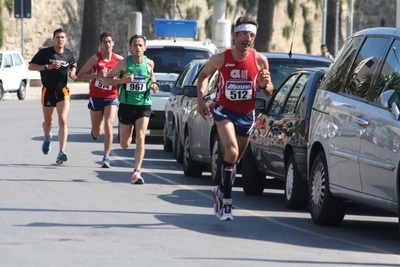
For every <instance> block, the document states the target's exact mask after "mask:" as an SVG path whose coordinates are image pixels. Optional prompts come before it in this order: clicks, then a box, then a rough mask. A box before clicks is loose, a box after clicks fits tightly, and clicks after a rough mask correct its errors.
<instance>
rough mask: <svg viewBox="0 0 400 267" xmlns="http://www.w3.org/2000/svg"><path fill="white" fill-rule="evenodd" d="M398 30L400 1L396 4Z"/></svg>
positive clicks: (399, 26) (399, 25) (398, 25)
mask: <svg viewBox="0 0 400 267" xmlns="http://www.w3.org/2000/svg"><path fill="white" fill-rule="evenodd" d="M396 28H400V0H397V2H396Z"/></svg>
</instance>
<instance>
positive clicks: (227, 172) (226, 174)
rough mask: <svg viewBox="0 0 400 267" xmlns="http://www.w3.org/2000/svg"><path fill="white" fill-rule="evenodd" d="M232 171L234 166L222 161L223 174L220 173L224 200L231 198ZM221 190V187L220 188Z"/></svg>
mask: <svg viewBox="0 0 400 267" xmlns="http://www.w3.org/2000/svg"><path fill="white" fill-rule="evenodd" d="M233 169H234V164H233V163H229V162H226V161H224V164H223V172H222V179H221V185H223V186H222V189H221V190H222V192H223V193H224V198H227V199H228V198H232V196H231V193H232V178H231V177H232V172H233ZM220 188H221V187H220Z"/></svg>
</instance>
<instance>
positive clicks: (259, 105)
mask: <svg viewBox="0 0 400 267" xmlns="http://www.w3.org/2000/svg"><path fill="white" fill-rule="evenodd" d="M266 103H267V101H265V99H264V98H259V97H257V98H256V103H255V109H256V110H257V111H259V112H262V111H263V110H265V107H266Z"/></svg>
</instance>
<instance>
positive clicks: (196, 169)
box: [183, 135, 203, 177]
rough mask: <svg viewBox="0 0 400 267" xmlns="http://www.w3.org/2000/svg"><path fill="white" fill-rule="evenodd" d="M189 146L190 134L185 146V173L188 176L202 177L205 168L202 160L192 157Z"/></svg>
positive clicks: (186, 137) (186, 138)
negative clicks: (195, 159)
mask: <svg viewBox="0 0 400 267" xmlns="http://www.w3.org/2000/svg"><path fill="white" fill-rule="evenodd" d="M189 146H190V143H189V135H186V136H185V144H184V146H183V150H184V151H183V173H184V174H185V176H188V177H200V176H201V174H202V173H203V170H202V169H203V168H202V166H201V163H200V162H197V161H194V160H193V159H192V156H191V155H190V148H189Z"/></svg>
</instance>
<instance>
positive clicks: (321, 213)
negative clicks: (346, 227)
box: [309, 152, 346, 226]
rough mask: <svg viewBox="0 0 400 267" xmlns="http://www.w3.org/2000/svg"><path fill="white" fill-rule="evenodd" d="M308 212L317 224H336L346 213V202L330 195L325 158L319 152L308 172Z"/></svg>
mask: <svg viewBox="0 0 400 267" xmlns="http://www.w3.org/2000/svg"><path fill="white" fill-rule="evenodd" d="M309 179H310V181H309V186H310V189H309V190H310V194H311V197H310V213H311V218H312V220H313V221H314V223H315V224H317V225H327V226H338V225H340V224H341V223H342V221H343V218H344V215H345V214H346V204H345V203H344V202H343V201H342V200H341V199H338V198H335V197H334V196H332V194H331V192H330V190H329V174H328V166H327V163H326V158H325V155H324V153H323V152H320V153H319V154H318V155H317V157H316V159H315V161H314V163H313V165H312V168H311V172H310V178H309Z"/></svg>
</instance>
